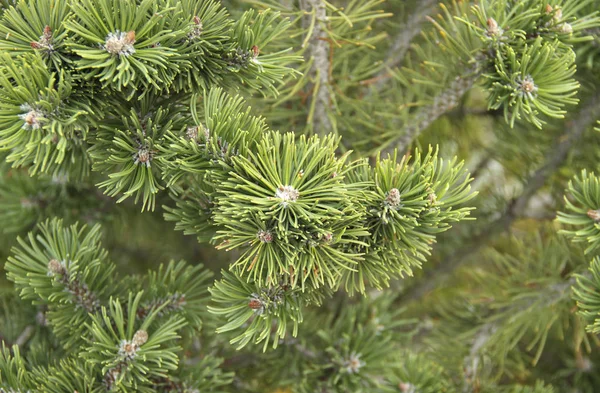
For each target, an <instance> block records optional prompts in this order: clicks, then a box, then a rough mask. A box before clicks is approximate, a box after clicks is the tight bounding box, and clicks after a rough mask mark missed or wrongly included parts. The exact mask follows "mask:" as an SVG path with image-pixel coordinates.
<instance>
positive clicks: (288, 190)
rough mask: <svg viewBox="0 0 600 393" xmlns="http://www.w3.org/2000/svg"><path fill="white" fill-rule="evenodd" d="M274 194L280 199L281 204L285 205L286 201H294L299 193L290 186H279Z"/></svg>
mask: <svg viewBox="0 0 600 393" xmlns="http://www.w3.org/2000/svg"><path fill="white" fill-rule="evenodd" d="M275 196H276V197H277V198H279V199H281V201H282V202H281V204H282V205H284V206H287V204H288V202H295V201H297V200H298V198H299V197H300V193H299V192H298V190H296V189H295V188H294V187H292V186H279V188H278V189H277V191H276V192H275Z"/></svg>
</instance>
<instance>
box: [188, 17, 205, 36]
mask: <svg viewBox="0 0 600 393" xmlns="http://www.w3.org/2000/svg"><path fill="white" fill-rule="evenodd" d="M192 21H193V22H194V26H193V27H192V29H191V30H190V32H189V33H188V38H189V39H190V40H196V39H198V38H200V36H201V35H202V30H203V27H204V26H203V25H202V21H201V20H200V18H199V17H198V16H197V15H194V18H193V19H192Z"/></svg>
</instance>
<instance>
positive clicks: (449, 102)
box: [384, 65, 481, 156]
mask: <svg viewBox="0 0 600 393" xmlns="http://www.w3.org/2000/svg"><path fill="white" fill-rule="evenodd" d="M480 75H481V74H480V71H478V66H477V65H475V66H473V67H472V68H470V69H469V70H468V71H467V72H466V73H465V74H463V75H459V76H457V77H456V78H455V79H454V80H453V81H452V83H450V86H449V87H448V88H447V89H446V90H443V91H442V92H441V93H439V94H438V95H436V96H435V97H434V98H433V103H432V104H430V105H426V106H423V107H420V108H419V109H418V110H417V112H416V113H415V114H414V115H413V116H412V119H411V122H410V124H407V125H406V126H405V127H404V129H403V130H402V131H401V133H399V137H398V141H397V142H396V143H395V144H392V145H391V146H390V147H389V148H387V149H386V150H384V156H386V154H391V153H392V152H393V151H394V150H395V149H397V150H398V152H399V153H401V154H405V153H407V151H408V148H409V147H410V145H411V144H412V142H413V141H414V140H415V139H416V138H417V137H418V136H419V134H421V132H423V131H424V130H425V129H427V127H429V126H430V125H431V124H433V123H434V122H435V121H436V120H437V119H439V118H440V117H441V116H443V115H444V114H446V113H447V112H449V111H451V110H452V109H454V108H456V107H457V106H458V104H459V102H460V99H461V98H462V97H463V96H464V95H465V94H466V93H467V91H469V90H470V89H471V88H472V87H473V85H474V84H475V82H476V81H477V79H478V78H479V76H480Z"/></svg>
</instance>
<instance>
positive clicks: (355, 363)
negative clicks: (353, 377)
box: [344, 352, 366, 374]
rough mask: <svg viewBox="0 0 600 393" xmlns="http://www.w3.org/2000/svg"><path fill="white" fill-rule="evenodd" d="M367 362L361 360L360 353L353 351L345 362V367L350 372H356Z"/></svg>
mask: <svg viewBox="0 0 600 393" xmlns="http://www.w3.org/2000/svg"><path fill="white" fill-rule="evenodd" d="M365 364H366V363H365V362H363V361H361V360H360V353H358V354H357V353H354V352H353V353H352V354H350V357H349V358H348V359H347V360H346V361H345V362H344V368H345V370H346V372H347V373H348V374H356V373H358V372H359V371H360V369H361V367H363V366H364V365H365Z"/></svg>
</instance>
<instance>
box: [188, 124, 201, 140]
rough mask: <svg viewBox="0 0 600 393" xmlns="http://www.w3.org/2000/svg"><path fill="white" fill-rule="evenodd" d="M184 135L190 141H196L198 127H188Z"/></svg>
mask: <svg viewBox="0 0 600 393" xmlns="http://www.w3.org/2000/svg"><path fill="white" fill-rule="evenodd" d="M185 135H186V136H187V137H188V139H190V140H192V141H195V140H196V139H198V126H193V127H188V128H187V130H186V131H185Z"/></svg>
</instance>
